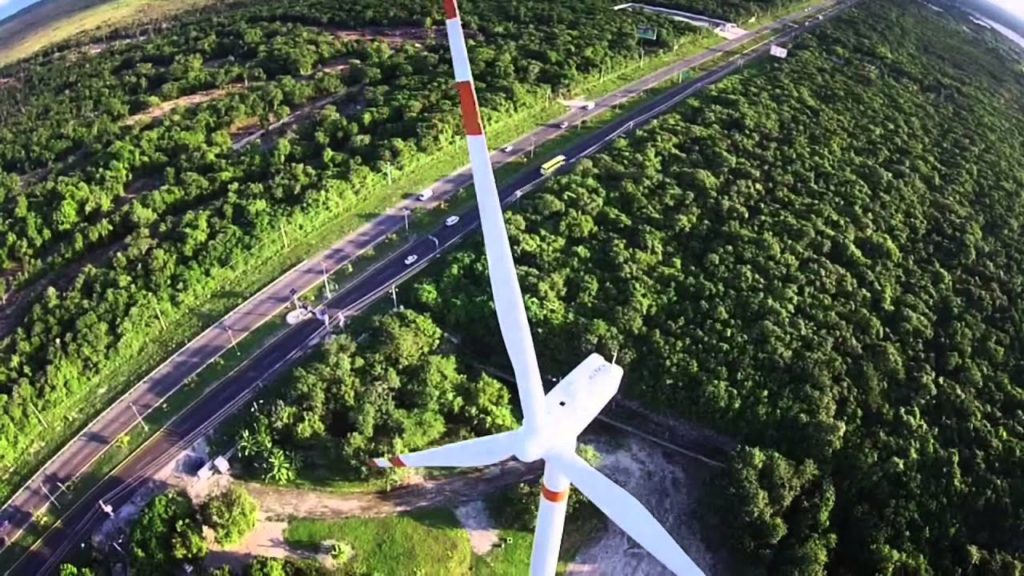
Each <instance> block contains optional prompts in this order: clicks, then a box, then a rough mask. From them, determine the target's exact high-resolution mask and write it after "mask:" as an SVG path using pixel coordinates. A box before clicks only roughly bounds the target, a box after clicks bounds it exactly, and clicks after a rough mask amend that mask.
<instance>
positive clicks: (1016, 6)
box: [0, 0, 1024, 18]
mask: <svg viewBox="0 0 1024 576" xmlns="http://www.w3.org/2000/svg"><path fill="white" fill-rule="evenodd" d="M2 1H3V0H0V2H2ZM989 1H990V2H992V3H993V4H997V5H998V6H1000V7H1002V8H1003V9H1004V10H1006V11H1008V12H1010V13H1012V14H1014V15H1016V16H1018V17H1020V18H1024V1H1022V0H989Z"/></svg>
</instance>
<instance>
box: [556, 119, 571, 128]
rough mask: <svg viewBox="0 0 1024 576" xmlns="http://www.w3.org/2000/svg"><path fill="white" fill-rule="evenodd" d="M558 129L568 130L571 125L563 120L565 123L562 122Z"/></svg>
mask: <svg viewBox="0 0 1024 576" xmlns="http://www.w3.org/2000/svg"><path fill="white" fill-rule="evenodd" d="M558 127H559V128H568V127H569V123H568V122H566V121H564V120H563V121H562V122H561V123H560V124H559V125H558Z"/></svg>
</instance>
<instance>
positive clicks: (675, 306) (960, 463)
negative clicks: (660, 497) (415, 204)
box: [405, 1, 1024, 574]
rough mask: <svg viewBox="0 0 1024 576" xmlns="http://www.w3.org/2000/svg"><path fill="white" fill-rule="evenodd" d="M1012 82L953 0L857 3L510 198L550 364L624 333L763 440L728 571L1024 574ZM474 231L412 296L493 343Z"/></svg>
mask: <svg viewBox="0 0 1024 576" xmlns="http://www.w3.org/2000/svg"><path fill="white" fill-rule="evenodd" d="M1022 102H1024V76H1022V74H1021V73H1020V71H1019V69H1018V68H1017V66H1016V65H1015V64H1014V63H1013V62H1010V61H1007V60H1005V59H1004V58H1003V57H1002V55H1001V53H1000V52H997V51H995V50H993V49H991V47H990V46H989V45H988V44H985V43H982V44H977V43H975V42H973V41H972V37H971V36H970V35H969V34H968V33H964V32H963V31H962V30H961V28H960V26H959V23H958V22H956V21H954V20H952V19H951V18H949V16H947V15H943V14H940V13H935V12H933V11H932V10H929V9H928V8H927V7H924V6H919V5H917V4H905V3H902V2H896V1H877V2H870V3H865V4H862V5H861V6H860V7H858V8H856V9H855V10H854V11H852V12H850V13H849V14H848V15H847V16H844V17H841V18H840V19H839V20H837V21H836V22H835V23H833V24H832V25H829V26H827V27H825V28H823V29H822V30H821V31H819V32H817V33H815V34H812V35H811V36H809V37H806V38H805V39H802V40H800V41H799V42H797V43H796V44H795V45H794V46H793V47H792V49H791V51H790V57H789V59H787V60H784V61H781V60H771V61H765V62H762V63H760V64H757V65H754V66H751V67H750V68H748V69H747V71H745V72H744V73H742V74H740V75H737V76H734V77H731V78H729V79H727V80H725V81H723V82H722V83H720V84H718V85H717V86H715V87H714V88H713V89H711V90H709V91H708V92H706V93H704V94H702V95H700V96H697V97H695V98H692V99H689V100H687V101H686V102H685V103H684V104H683V105H681V106H680V107H679V109H678V110H677V111H676V112H675V113H673V114H669V115H667V116H665V117H664V118H662V119H660V120H659V121H657V122H656V123H655V124H653V125H652V126H650V127H649V128H647V129H644V130H642V131H640V132H639V133H636V134H635V135H632V136H629V137H626V138H622V139H620V140H619V141H618V142H617V143H616V144H614V145H613V146H612V147H611V148H610V149H609V150H607V151H605V152H603V153H601V154H599V155H596V156H594V157H592V158H591V159H588V160H584V161H582V162H580V163H579V164H578V165H577V167H576V168H575V169H574V171H573V172H572V173H571V174H569V175H567V176H565V177H560V178H557V179H555V180H554V181H552V182H551V183H550V184H548V186H547V187H546V188H545V190H543V191H542V192H541V193H540V194H537V195H533V196H530V197H528V198H526V199H524V200H523V201H522V202H521V203H520V206H521V208H520V209H518V210H516V211H515V212H512V213H509V214H507V215H506V218H507V221H508V225H509V228H510V235H511V238H512V243H513V251H514V253H515V256H516V260H517V264H518V266H519V271H520V278H521V281H522V283H523V288H524V292H525V294H526V306H527V310H528V313H529V316H530V320H531V323H532V325H533V327H534V333H535V338H536V340H537V349H538V351H539V352H540V354H541V365H542V366H544V367H545V371H546V372H550V373H553V374H559V373H565V372H566V371H567V370H568V369H570V368H571V367H572V363H573V362H575V361H576V360H578V359H579V358H581V357H583V356H584V355H585V354H587V353H589V352H590V351H592V350H597V351H599V352H602V353H604V354H606V355H607V356H611V355H612V354H617V358H618V361H619V362H620V363H622V364H623V365H624V366H625V367H626V374H627V376H626V380H625V383H624V385H623V389H622V394H625V395H626V396H628V397H632V398H633V399H636V400H640V401H642V402H643V403H644V404H645V405H647V406H649V407H652V408H657V409H660V410H663V411H665V412H668V413H671V414H676V415H681V416H684V417H686V418H687V419H691V420H694V421H697V422H700V423H703V424H705V425H707V426H709V427H711V428H714V429H716V430H718V431H721V432H723V433H727V434H729V435H731V436H732V437H735V438H737V439H739V440H741V441H742V442H745V443H746V444H747V446H746V447H744V448H742V449H740V450H738V451H737V452H736V453H735V454H734V456H733V458H732V460H731V462H730V465H729V467H728V469H727V470H726V471H725V472H723V473H722V475H720V476H719V477H717V478H715V479H714V480H713V482H712V483H711V491H712V492H717V493H718V495H719V497H717V498H713V499H710V500H709V501H708V502H707V505H708V506H709V507H710V509H713V510H716V511H718V512H719V515H718V517H719V518H721V519H723V520H722V522H721V523H720V525H717V526H709V527H708V528H709V533H710V534H712V535H715V534H717V535H719V537H722V538H726V539H727V540H728V543H729V544H731V545H732V546H733V547H734V550H735V553H736V557H737V559H738V561H739V562H740V564H741V566H742V568H739V569H738V570H739V573H745V574H755V573H761V574H789V573H799V574H822V573H826V572H834V571H839V572H844V573H845V572H849V573H872V574H874V573H882V574H910V573H913V574H928V573H935V574H953V573H964V574H966V573H976V574H983V573H984V574H993V573H1006V574H1011V573H1016V572H1019V571H1021V570H1022V569H1024V551H1022V549H1021V542H1024V515H1022V514H1024V512H1022V510H1024V506H1022V503H1024V485H1022V483H1021V476H1020V474H1019V470H1021V469H1022V465H1024V462H1022V454H1024V450H1022V446H1024V428H1022V427H1021V422H1022V421H1024V420H1022V418H1024V401H1022V398H1024V395H1022V393H1021V384H1020V382H1021V365H1022V364H1024V349H1022V348H1021V346H1020V342H1022V341H1024V333H1022V332H1024V322H1022V320H1021V314H1020V307H1019V306H1017V305H1015V303H1016V302H1020V301H1021V300H1022V298H1024V252H1022V249H1021V246H1024V242H1022V240H1024V239H1022V238H1021V234H1020V223H1021V222H1022V221H1024V213H1022V210H1024V203H1022V197H1021V192H1022V191H1024V167H1022V165H1021V163H1020V162H1019V156H1020V143H1021V142H1024V105H1022ZM475 244H476V246H475V247H468V248H467V249H464V250H463V251H461V252H459V253H456V254H453V255H450V256H449V257H447V258H446V260H445V261H442V262H440V263H438V265H437V266H436V268H435V270H436V273H435V274H434V276H433V277H430V278H426V279H421V280H420V281H418V283H417V286H416V287H415V288H414V289H412V290H406V291H405V293H406V294H407V295H410V294H411V297H410V301H409V302H407V304H409V305H412V306H413V307H416V308H419V309H421V310H427V311H429V313H430V314H431V315H432V316H433V317H434V318H435V319H436V321H437V322H438V323H439V324H440V325H441V326H443V327H444V328H445V330H447V331H449V332H451V333H453V334H458V335H459V336H460V338H461V341H462V343H463V344H462V345H463V347H465V348H467V349H469V351H470V353H471V354H472V355H473V356H475V357H477V358H482V359H489V360H490V361H492V362H503V361H505V360H504V355H503V347H502V344H501V340H500V336H499V332H498V330H497V326H496V321H495V317H494V314H493V310H492V304H491V300H490V297H489V288H488V283H487V278H486V266H485V263H484V259H483V256H482V251H481V249H480V246H479V241H477V242H476V243H475ZM723 511H724V513H723ZM709 516H710V514H709ZM724 535H728V536H724Z"/></svg>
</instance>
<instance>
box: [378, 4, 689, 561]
mask: <svg viewBox="0 0 1024 576" xmlns="http://www.w3.org/2000/svg"><path fill="white" fill-rule="evenodd" d="M444 12H445V18H446V27H447V29H448V44H449V47H450V49H451V56H452V65H453V67H454V69H455V88H456V90H457V91H458V94H459V103H460V108H461V109H462V126H463V128H464V130H465V132H466V143H467V145H468V148H469V159H470V165H471V167H472V171H473V184H474V186H475V187H476V199H477V205H478V206H479V210H480V227H481V229H482V230H483V235H484V248H485V251H486V253H487V270H488V274H489V276H490V282H491V291H492V292H493V296H494V307H495V310H496V311H497V313H498V324H499V326H500V327H501V335H502V338H503V339H504V341H505V347H506V348H507V350H508V356H509V360H510V361H511V363H512V368H513V370H514V372H515V380H516V387H517V389H518V392H519V401H520V403H521V405H522V410H523V424H522V426H521V427H520V428H519V429H517V430H513V431H511V432H502V433H500V434H492V435H490V436H485V437H483V438H475V439H472V440H465V441H462V442H456V443H454V444H448V445H445V446H440V447H438V448H431V449H429V450H423V451H420V452H414V453H412V454H403V455H401V456H394V457H391V458H376V459H374V460H373V461H372V462H371V464H372V465H373V466H375V467H378V468H388V467H398V468H401V467H405V466H412V467H432V466H437V467H456V468H463V467H470V466H487V465H490V464H495V463H497V462H501V461H502V460H506V459H508V458H510V457H513V456H515V457H516V458H518V459H519V460H522V461H523V462H533V461H535V460H544V477H543V480H542V484H541V499H540V510H539V512H538V514H537V526H536V530H535V533H534V540H533V552H532V556H531V559H530V574H531V575H532V576H552V575H554V574H555V569H556V567H557V564H558V550H559V547H560V545H561V540H562V531H563V529H564V527H565V512H566V504H567V500H568V497H569V486H570V484H575V485H576V487H577V488H578V489H579V490H580V492H582V493H583V494H585V495H586V496H587V497H588V498H589V499H590V501H591V502H593V503H594V505H596V506H597V507H598V508H599V509H600V510H601V511H602V512H604V513H605V515H607V516H608V517H609V518H611V519H612V521H614V522H615V523H616V524H618V525H619V527H620V528H622V530H623V531H625V532H626V533H627V534H629V535H630V537H632V538H633V539H634V540H636V542H637V543H638V544H640V545H641V546H643V547H644V548H646V549H647V550H648V551H649V552H650V553H651V554H652V555H653V556H654V557H655V558H657V559H658V560H659V561H660V562H661V563H662V564H664V565H665V566H666V567H667V568H668V569H669V570H671V571H672V572H673V573H675V574H686V575H690V574H703V572H701V570H700V568H698V567H697V565H696V564H694V563H693V561H692V560H690V558H689V557H688V556H687V555H686V553H685V552H683V550H682V548H680V547H679V545H678V544H676V542H675V540H673V539H672V536H670V535H669V533H668V532H667V531H666V530H665V529H664V528H663V527H662V526H661V524H659V523H658V521H657V519H655V518H654V516H653V515H651V513H650V512H649V511H648V510H647V509H646V508H644V506H643V504H641V503H640V502H639V501H638V500H637V499H636V498H634V497H633V496H632V495H631V494H630V493H629V492H626V491H625V490H624V489H623V488H621V487H620V486H618V485H617V484H615V483H614V482H612V481H611V480H609V479H608V478H607V477H605V476H604V475H603V474H601V473H600V472H598V471H597V470H595V469H594V468H592V467H591V466H590V465H589V464H587V463H586V462H585V461H584V460H583V459H582V458H580V457H579V456H578V455H577V454H576V442H577V437H578V436H579V435H580V433H582V432H583V430H584V429H585V428H586V427H587V426H588V425H590V423H591V422H592V421H593V420H594V418H596V417H597V415H598V414H599V413H600V412H601V409H602V408H604V406H605V405H606V404H607V403H608V402H609V401H610V400H611V399H612V397H613V396H615V393H616V392H617V391H618V389H619V383H620V382H621V380H622V374H623V372H622V368H621V367H619V366H617V365H615V364H614V363H611V362H608V361H607V360H605V359H604V358H603V357H602V356H601V355H600V354H591V355H590V356H588V357H587V358H586V359H585V360H584V361H583V362H582V363H580V365H579V366H577V367H576V368H574V369H573V370H572V372H570V373H569V375H568V376H566V377H565V378H564V379H562V381H561V382H559V383H558V385H557V386H555V388H554V389H553V390H551V392H550V393H548V394H547V395H546V396H545V395H544V388H543V386H542V385H541V378H540V369H539V368H538V367H537V357H536V354H535V352H534V347H533V338H532V337H531V335H530V325H529V322H528V320H527V318H526V307H525V306H524V304H523V295H522V291H521V290H520V288H519V280H518V279H517V277H516V270H515V263H514V262H513V260H512V249H511V247H510V245H509V241H508V233H507V232H506V230H505V220H504V218H503V216H502V211H501V200H500V199H499V197H498V189H497V185H496V184H495V181H494V171H493V169H492V167H491V161H490V153H489V151H488V148H487V138H486V137H485V136H484V128H483V122H482V120H481V118H480V108H479V105H478V104H477V99H476V89H475V87H474V85H473V75H472V72H471V71H470V65H469V53H468V52H467V50H466V39H465V35H464V34H463V30H462V22H461V21H460V19H459V9H458V4H457V2H456V0H444Z"/></svg>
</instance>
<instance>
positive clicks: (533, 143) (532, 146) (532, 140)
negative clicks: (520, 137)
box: [530, 136, 537, 160]
mask: <svg viewBox="0 0 1024 576" xmlns="http://www.w3.org/2000/svg"><path fill="white" fill-rule="evenodd" d="M536 147H537V137H536V136H530V159H531V160H532V159H533V151H534V149H535V148H536Z"/></svg>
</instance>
